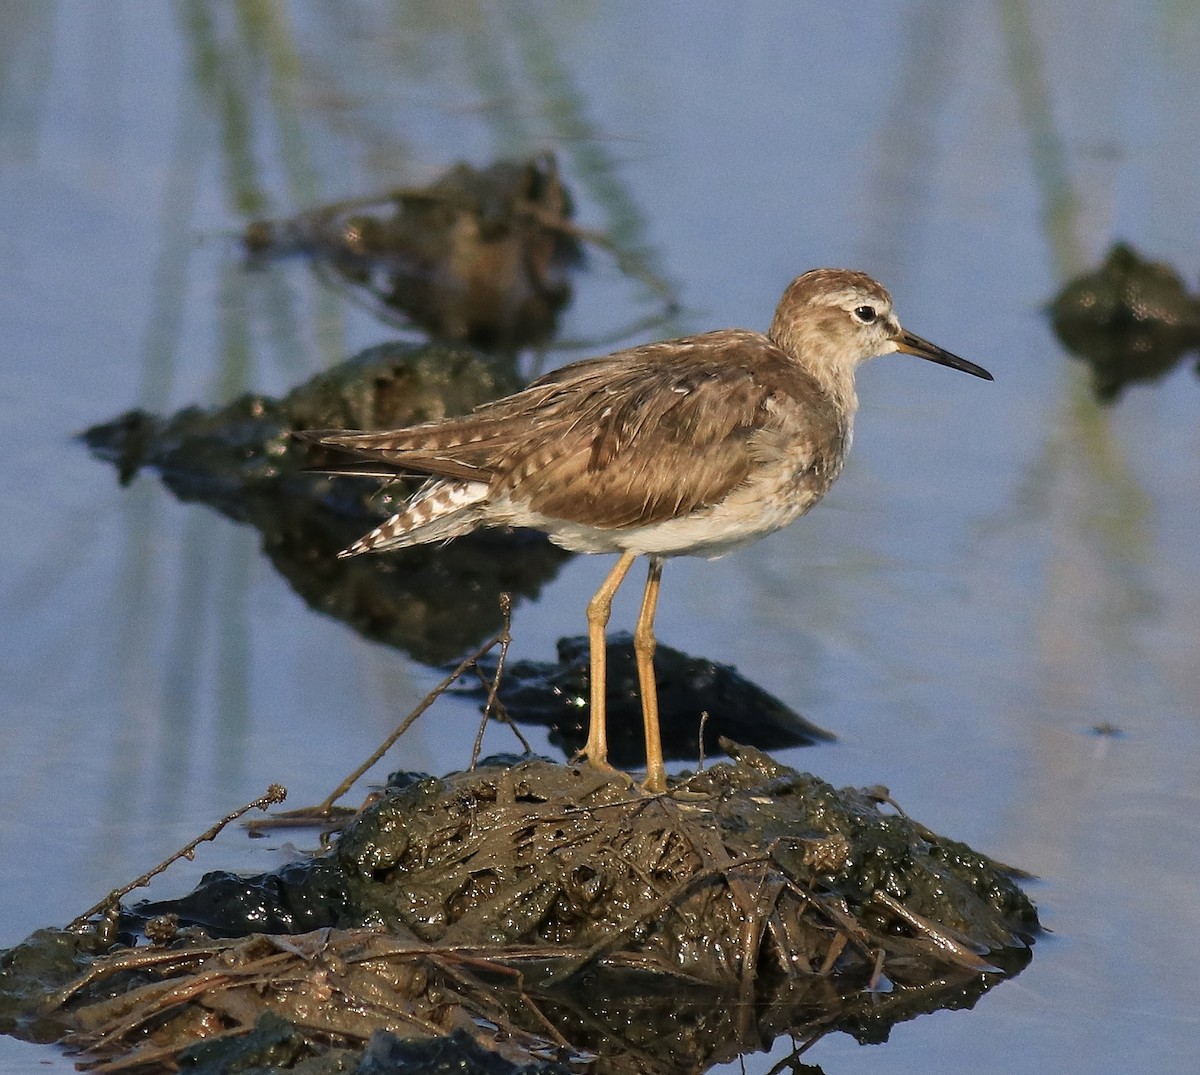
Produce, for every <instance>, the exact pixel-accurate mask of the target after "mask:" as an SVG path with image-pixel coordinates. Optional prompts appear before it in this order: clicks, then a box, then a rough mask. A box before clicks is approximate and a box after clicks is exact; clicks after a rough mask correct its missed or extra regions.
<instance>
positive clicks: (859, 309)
mask: <svg viewBox="0 0 1200 1075" xmlns="http://www.w3.org/2000/svg"><path fill="white" fill-rule="evenodd" d="M854 316H855V318H857V319H858V320H859V321H861V322H862V323H863V324H864V325H869V324H870V323H871V322H872V321H874V320H875V317H876V314H875V307H874V306H856V307H855V308H854Z"/></svg>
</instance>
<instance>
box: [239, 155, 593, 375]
mask: <svg viewBox="0 0 1200 1075" xmlns="http://www.w3.org/2000/svg"><path fill="white" fill-rule="evenodd" d="M570 217H571V199H570V196H569V194H568V193H567V191H566V188H565V187H564V186H563V184H562V182H561V181H560V179H559V174H558V165H557V162H556V161H555V159H554V157H553V156H552V155H550V154H543V155H542V156H540V157H537V158H535V159H533V160H530V161H525V162H520V163H518V162H509V161H502V162H500V163H497V164H493V165H491V166H490V167H487V168H483V169H476V168H472V167H471V166H470V165H468V164H458V165H455V166H454V167H453V168H451V169H450V170H449V171H448V172H446V173H445V174H444V175H443V176H442V177H441V178H439V179H438V180H436V181H435V182H433V183H431V184H429V185H428V186H426V187H421V188H414V189H404V190H393V191H388V192H386V193H384V194H380V195H377V196H375V197H371V198H356V199H354V200H353V201H348V202H339V203H335V204H333V205H327V206H322V207H321V208H319V209H311V210H309V211H308V212H305V213H302V214H300V215H299V216H297V217H293V218H291V219H289V220H283V221H265V220H260V221H256V222H254V223H252V224H251V225H250V226H249V227H248V228H247V229H246V233H245V237H244V241H245V245H246V249H247V251H248V252H249V253H250V255H251V258H252V262H253V261H260V260H264V259H266V258H273V257H280V256H283V255H287V254H292V253H303V254H305V255H307V256H308V257H309V258H311V259H312V260H313V264H314V266H315V267H317V268H318V269H322V270H325V271H326V274H327V276H331V278H332V279H333V280H335V281H340V282H342V283H343V284H344V285H345V286H346V287H348V288H350V289H351V291H352V292H355V293H359V292H361V293H363V294H365V295H366V296H368V297H369V298H370V299H372V300H374V303H373V308H374V309H375V310H376V311H377V312H378V313H380V314H383V315H385V316H386V315H387V314H388V313H392V314H394V313H399V314H402V315H404V316H405V317H406V318H408V319H410V320H411V322H412V323H414V324H416V325H418V326H420V327H421V328H422V329H424V330H425V331H427V332H428V333H429V334H430V335H431V336H432V337H433V338H434V339H439V340H449V341H454V342H466V343H471V344H474V345H475V346H477V347H483V348H485V349H489V350H498V351H511V350H514V349H516V348H519V347H522V346H527V345H531V344H532V345H540V344H544V343H546V342H547V341H548V340H549V339H550V338H551V337H552V336H553V334H554V332H555V328H556V325H557V320H558V314H559V311H560V310H561V309H562V308H563V306H564V305H565V304H566V303H567V302H568V300H569V299H570V296H571V286H570V283H569V280H568V277H567V270H568V268H569V267H570V266H572V265H575V264H577V263H578V262H579V261H580V259H581V257H582V249H581V247H580V245H579V242H578V239H577V236H578V234H579V233H578V229H576V228H574V227H573V226H572V225H571V223H570Z"/></svg>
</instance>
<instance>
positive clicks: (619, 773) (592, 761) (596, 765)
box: [571, 747, 634, 788]
mask: <svg viewBox="0 0 1200 1075" xmlns="http://www.w3.org/2000/svg"><path fill="white" fill-rule="evenodd" d="M581 761H586V762H587V763H588V765H589V766H591V768H593V769H597V770H599V771H600V772H602V773H604V774H605V775H606V776H610V777H612V778H613V779H614V780H619V781H620V782H621V783H622V784H624V785H625V786H626V787H630V788H631V787H633V785H634V779H633V777H632V776H630V775H629V773H627V772H625V770H624V769H618V768H617V767H616V766H615V765H613V764H612V763H611V762H610V761H609V760H608V759H607V758H593V757H591V756H589V754H588V752H587V748H586V747H584V748H583V749H582V750H579V751H576V753H575V755H574V756H573V757H572V758H571V764H572V765H576V764H578V763H579V762H581Z"/></svg>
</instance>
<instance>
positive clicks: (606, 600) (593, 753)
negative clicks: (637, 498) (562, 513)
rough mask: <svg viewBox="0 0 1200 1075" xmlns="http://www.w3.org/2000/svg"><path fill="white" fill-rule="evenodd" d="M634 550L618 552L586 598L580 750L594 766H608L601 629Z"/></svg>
mask: <svg viewBox="0 0 1200 1075" xmlns="http://www.w3.org/2000/svg"><path fill="white" fill-rule="evenodd" d="M636 559H637V554H636V553H632V552H623V553H621V558H620V559H619V560H618V561H617V562H616V564H615V565H614V566H613V569H612V570H611V571H610V572H609V573H608V576H607V577H606V578H605V580H604V581H603V582H602V583H601V584H600V589H598V590H597V591H596V594H595V596H594V597H593V598H592V599H591V600H590V601H589V602H588V606H587V621H588V646H589V649H590V651H591V667H592V670H591V694H592V712H591V722H590V723H589V724H588V737H587V745H586V746H584V748H583V750H582V751H581V752H580V753H581V754H584V755H586V756H587V760H588V761H589V762H590V763H591V764H592V765H594V766H595V767H596V768H597V769H612V766H611V765H609V764H608V725H607V723H606V721H605V713H604V695H605V688H606V685H607V668H606V658H607V656H608V654H607V652H606V650H605V638H604V630H605V628H606V627H607V626H608V618H609V616H611V615H612V603H613V597H614V595H615V594H616V592H617V590H618V589H619V588H620V586H621V583H622V582H624V581H625V576H626V575H627V574H628V573H629V568H630V567H631V566H632V565H633V561H634V560H636Z"/></svg>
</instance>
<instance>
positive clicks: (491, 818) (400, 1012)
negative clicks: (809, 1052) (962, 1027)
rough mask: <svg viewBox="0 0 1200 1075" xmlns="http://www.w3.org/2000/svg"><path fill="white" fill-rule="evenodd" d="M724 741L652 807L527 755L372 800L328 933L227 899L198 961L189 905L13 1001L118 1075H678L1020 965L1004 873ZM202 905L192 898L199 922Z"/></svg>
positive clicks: (213, 894)
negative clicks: (266, 929) (233, 1072)
mask: <svg viewBox="0 0 1200 1075" xmlns="http://www.w3.org/2000/svg"><path fill="white" fill-rule="evenodd" d="M725 746H726V748H727V749H728V751H729V752H730V754H731V757H732V760H731V761H730V762H729V763H722V764H717V765H714V766H713V767H712V768H710V769H708V770H706V771H703V772H699V773H695V774H691V775H685V776H683V777H680V778H678V779H676V780H674V781H673V782H672V786H671V789H670V791H669V793H667V794H665V795H659V796H650V795H646V794H644V793H642V792H641V791H640V790H639V789H637V788H636V787H632V786H630V784H629V783H628V782H627V781H626V780H625V779H623V778H622V777H621V776H620V775H619V774H612V773H602V772H599V771H597V770H594V769H592V768H591V767H590V766H586V765H584V766H563V765H557V764H554V763H551V762H547V761H542V760H537V759H533V760H524V761H521V762H519V763H518V764H515V765H511V766H505V765H498V764H487V765H484V766H481V767H480V768H478V769H475V770H472V771H468V772H462V773H456V774H452V775H450V776H447V777H445V778H440V779H439V778H433V777H419V776H417V777H410V778H405V779H398V780H395V781H393V782H392V783H391V784H390V785H389V788H388V789H386V790H385V791H384V792H383V793H382V794H381V795H380V796H379V797H378V799H377V800H376V801H375V802H373V803H371V804H370V805H368V806H367V807H366V808H365V809H364V810H363V811H362V812H361V813H360V814H359V815H358V817H357V818H356V819H355V820H354V821H353V822H352V823H351V824H350V825H349V826H348V827H347V828H346V829H345V830H344V832H343V833H342V835H341V837H340V839H339V840H338V842H337V844H336V846H335V847H334V848H333V849H332V851H330V852H329V853H327V854H326V855H323V856H318V857H317V858H316V859H314V860H313V861H314V863H318V864H319V870H320V872H321V873H322V875H323V878H324V879H323V880H322V881H321V884H320V886H318V887H322V888H324V889H325V890H326V891H328V892H329V893H330V899H331V911H330V914H329V916H328V919H327V921H326V922H325V928H321V929H316V930H312V929H311V927H312V925H313V924H314V923H315V922H316V921H318V919H317V918H315V917H313V916H312V915H308V916H305V917H304V918H303V919H302V920H297V922H296V925H297V926H298V927H299V926H304V927H307V928H309V929H310V932H306V933H301V934H299V935H293V936H289V935H274V936H266V935H264V934H262V933H261V932H255V928H256V924H257V925H258V926H261V924H262V922H263V918H262V913H261V912H262V909H261V907H256V908H255V910H254V912H253V913H252V914H249V915H247V919H246V921H245V922H244V923H243V925H244V929H242V930H239V929H238V928H237V923H236V921H234V918H235V917H236V914H237V913H238V911H239V908H240V907H241V905H240V904H238V903H237V895H236V894H235V896H234V899H233V901H232V904H231V906H230V907H229V908H226V910H227V911H228V914H227V915H226V917H225V919H224V921H223V922H222V925H221V927H220V928H221V929H222V930H224V931H225V932H227V933H235V934H236V933H238V932H244V933H245V934H246V935H245V936H242V937H240V938H239V937H235V938H231V939H225V940H218V939H214V938H213V937H212V936H211V935H209V934H208V933H206V932H205V931H204V930H202V929H200V928H199V927H198V925H197V923H196V922H195V920H194V917H190V915H191V916H194V915H195V901H193V903H192V905H191V906H190V907H189V904H188V902H187V900H182V901H177V903H176V904H175V906H174V907H172V906H171V905H170V904H165V903H160V904H157V905H155V906H154V907H153V910H154V912H155V913H157V914H158V915H159V917H158V918H156V919H153V920H151V921H150V922H149V923H144V924H145V932H146V933H147V934H149V935H152V936H153V937H155V938H156V940H155V942H154V943H153V944H150V945H146V944H138V945H133V946H129V945H114V946H113V947H112V948H111V949H110V950H109V951H108V953H107V954H105V955H101V956H99V957H91V958H89V959H88V960H87V961H86V962H81V970H82V974H81V976H80V977H78V978H77V979H76V980H75V981H74V982H72V983H70V984H69V985H66V986H65V987H64V986H62V984H61V983H62V981H63V980H64V978H63V976H62V974H61V973H59V974H58V975H57V976H56V978H55V982H54V983H53V985H52V986H50V988H52V989H55V990H57V991H56V992H54V993H53V994H52V996H51V997H50V998H49V999H48V1000H47V999H46V998H41V999H40V1001H39V1002H38V1004H37V1005H36V1006H37V1007H38V1010H40V1011H42V1012H47V1011H52V1012H53V1013H54V1025H62V1026H65V1027H66V1028H67V1029H68V1038H67V1040H68V1041H69V1043H70V1044H71V1045H72V1047H74V1048H76V1049H79V1050H82V1051H84V1052H85V1053H86V1054H87V1055H88V1056H89V1057H90V1058H91V1059H93V1060H95V1059H108V1060H112V1059H113V1058H118V1057H119V1058H120V1060H119V1063H120V1066H121V1068H122V1070H131V1071H142V1070H145V1071H149V1070H160V1069H161V1066H166V1065H167V1064H168V1063H175V1062H178V1061H179V1060H180V1059H181V1058H184V1057H191V1058H193V1059H194V1060H197V1061H198V1060H199V1059H200V1056H201V1052H203V1056H204V1063H205V1064H210V1063H211V1064H216V1065H217V1066H213V1067H211V1070H214V1071H216V1070H225V1068H222V1067H220V1066H219V1064H220V1063H226V1062H229V1063H232V1062H233V1061H234V1059H237V1058H241V1059H237V1062H238V1063H244V1062H245V1058H246V1056H247V1055H249V1053H248V1052H247V1050H250V1051H251V1052H253V1050H259V1051H258V1052H253V1055H255V1056H268V1057H270V1061H269V1062H270V1063H271V1064H273V1065H274V1067H275V1069H285V1068H290V1067H294V1066H296V1065H298V1064H301V1063H303V1064H304V1065H305V1067H304V1070H305V1071H313V1070H331V1071H332V1070H361V1071H366V1070H375V1069H373V1068H370V1067H367V1066H356V1065H358V1064H360V1063H361V1064H362V1065H366V1064H367V1061H368V1059H369V1056H370V1055H371V1054H372V1051H374V1054H375V1055H376V1061H377V1060H379V1059H380V1058H381V1057H382V1056H383V1055H384V1054H386V1055H387V1056H388V1057H391V1058H392V1059H395V1060H396V1063H397V1064H398V1065H399V1066H396V1067H381V1068H379V1070H400V1071H403V1070H414V1071H416V1070H425V1069H423V1068H422V1067H421V1066H420V1065H421V1063H424V1061H423V1060H412V1061H411V1063H413V1064H414V1065H415V1066H413V1067H411V1068H409V1067H405V1066H403V1063H407V1062H408V1061H404V1062H402V1061H401V1060H399V1059H397V1058H400V1057H403V1056H407V1055H409V1053H411V1052H412V1049H411V1047H410V1046H409V1045H405V1044H403V1043H404V1042H410V1043H417V1044H419V1043H421V1042H425V1043H428V1044H432V1043H438V1044H437V1045H436V1049H438V1050H441V1051H442V1052H445V1051H446V1050H450V1052H451V1053H453V1054H454V1055H455V1056H457V1057H459V1059H458V1060H456V1061H455V1062H456V1063H464V1064H466V1063H470V1064H474V1065H475V1066H474V1067H472V1068H471V1069H472V1070H497V1071H499V1070H510V1069H507V1068H504V1067H493V1068H488V1066H487V1064H486V1063H485V1064H484V1065H483V1066H482V1067H480V1066H479V1065H478V1058H476V1059H475V1060H473V1061H468V1059H464V1056H465V1055H466V1054H465V1053H464V1054H463V1055H462V1056H460V1055H459V1054H460V1051H461V1050H462V1049H465V1050H466V1053H470V1052H471V1051H472V1050H474V1051H476V1052H479V1051H480V1050H481V1049H482V1051H483V1055H484V1056H485V1057H491V1058H493V1059H494V1060H495V1061H496V1062H497V1063H499V1062H500V1061H503V1062H504V1063H508V1062H510V1061H511V1062H514V1063H517V1064H520V1065H526V1064H532V1065H534V1067H533V1068H532V1069H531V1070H547V1071H548V1070H562V1065H563V1064H568V1063H569V1064H571V1066H572V1067H573V1068H574V1069H576V1070H580V1069H581V1065H582V1067H583V1068H584V1069H586V1070H593V1071H614V1072H615V1071H626V1070H643V1071H661V1072H674V1071H685V1070H686V1071H695V1070H700V1069H702V1068H703V1067H704V1066H706V1065H707V1064H710V1063H716V1062H718V1061H722V1060H728V1059H732V1058H733V1057H736V1056H737V1055H739V1053H742V1052H747V1051H754V1050H757V1049H761V1048H763V1047H765V1046H767V1045H769V1043H770V1042H771V1040H772V1039H773V1038H774V1037H775V1036H777V1035H779V1034H783V1033H790V1034H792V1035H794V1036H796V1037H798V1038H803V1039H809V1040H810V1041H811V1040H813V1039H815V1038H816V1037H818V1036H820V1035H821V1034H823V1033H826V1032H828V1031H830V1030H833V1029H841V1030H845V1031H847V1032H849V1033H852V1034H855V1035H856V1036H858V1037H859V1038H860V1039H862V1040H882V1039H884V1038H886V1036H887V1033H888V1029H889V1028H890V1026H891V1025H893V1024H894V1023H895V1022H897V1021H899V1020H902V1019H907V1018H911V1017H912V1016H914V1015H915V1014H918V1013H919V1012H922V1011H928V1010H932V1009H935V1008H937V1007H940V1006H946V1005H951V1006H955V1007H962V1006H970V1005H971V1004H973V1003H974V1001H975V1000H976V999H977V998H978V997H979V996H980V995H982V993H983V992H984V991H986V990H987V989H988V988H989V987H990V986H991V985H993V984H995V983H996V982H997V981H999V980H1000V979H1001V978H1002V977H1003V976H1004V975H1005V974H1006V973H1009V974H1011V973H1015V972H1016V971H1017V970H1019V969H1020V967H1021V966H1023V965H1024V963H1025V962H1026V961H1027V960H1028V958H1029V950H1028V944H1029V942H1030V941H1031V939H1032V937H1033V936H1034V935H1035V933H1036V932H1037V930H1038V921H1037V914H1036V911H1035V909H1034V907H1033V905H1032V904H1031V903H1030V902H1029V900H1028V899H1027V898H1026V897H1025V896H1024V894H1023V893H1022V892H1021V891H1020V889H1019V888H1018V887H1017V886H1016V884H1015V883H1014V882H1013V881H1012V880H1011V879H1010V878H1009V876H1008V872H1007V871H1006V869H1005V868H1004V867H1001V866H999V865H998V864H997V863H994V862H992V861H991V860H989V859H987V858H986V857H985V856H983V855H980V854H978V853H976V852H974V851H971V850H970V849H969V848H966V847H965V846H963V845H961V844H958V843H955V842H953V841H949V840H945V839H944V838H942V837H939V836H937V835H936V834H934V833H932V832H930V831H929V830H928V829H926V828H924V827H923V826H921V825H919V824H917V823H916V822H913V821H912V820H910V819H908V818H907V817H905V816H904V815H902V814H900V813H898V812H897V811H896V810H895V809H894V808H892V807H890V806H886V805H884V804H885V802H886V799H885V793H879V794H874V793H868V792H862V791H855V790H841V791H839V790H837V789H834V788H833V787H831V786H830V785H828V784H826V783H824V782H823V781H821V780H819V779H817V778H816V777H813V776H809V775H806V774H802V773H798V772H795V771H794V770H791V769H788V768H786V767H783V766H780V765H777V764H776V763H775V762H774V761H772V760H771V759H770V758H769V757H767V756H766V755H764V754H762V753H760V752H758V751H756V750H752V749H749V748H741V747H737V746H735V745H733V744H730V743H726V744H725ZM338 876H340V881H339V882H335V881H334V878H335V877H338ZM306 883H307V884H308V885H309V890H308V891H309V895H310V896H311V894H312V892H313V891H314V888H313V880H312V877H311V876H309V877H307V879H306ZM279 884H283V881H280V882H279ZM259 887H260V888H261V889H263V890H265V889H266V888H268V887H272V886H259ZM274 887H278V885H275V886H274ZM220 898H221V897H220V886H217V887H215V888H211V889H210V891H209V892H208V894H207V896H206V898H205V899H204V900H202V901H200V902H201V904H203V905H204V906H205V912H206V915H207V916H208V918H207V920H208V921H209V922H211V921H213V920H214V915H215V914H216V911H215V910H214V908H213V906H211V904H213V903H214V902H219V900H220ZM280 898H281V899H284V900H286V899H287V896H286V894H281V895H280ZM143 906H144V908H145V905H143ZM243 909H244V908H243ZM143 921H144V919H143ZM272 921H275V922H276V923H279V922H280V921H282V919H281V918H279V917H278V916H277V917H275V918H274V919H272ZM123 923H124V928H125V930H126V931H128V929H129V919H123ZM125 937H126V940H127V941H129V940H131V939H132V938H131V936H130V935H129V934H128V932H126V934H125ZM28 962H29V961H28V959H26V960H24V964H25V965H28ZM85 967H86V969H84V968H85ZM5 984H6V983H5V980H4V972H3V971H0V993H2V992H3V988H4V986H5ZM456 1035H457V1039H458V1040H457V1045H454V1044H453V1043H452V1042H451V1039H452V1038H454V1037H455V1036H456ZM211 1039H215V1040H211ZM201 1042H203V1044H200V1043H201ZM368 1043H370V1045H369V1046H368ZM364 1048H365V1049H366V1053H365V1054H364V1053H363V1050H364ZM222 1050H226V1051H227V1052H226V1053H222ZM228 1050H234V1051H235V1052H236V1057H235V1056H234V1053H233V1052H228ZM214 1051H215V1052H214ZM412 1055H413V1056H417V1053H412ZM420 1055H421V1056H424V1055H425V1054H424V1053H420ZM439 1055H441V1054H440V1053H439ZM214 1057H216V1059H214ZM443 1059H445V1057H443ZM376 1061H372V1062H376ZM260 1062H261V1061H260ZM389 1062H390V1061H389ZM334 1063H336V1064H337V1065H343V1066H325V1065H327V1064H334ZM189 1064H191V1061H189ZM313 1064H320V1065H321V1066H320V1067H313V1066H311V1065H313ZM156 1065H158V1066H156ZM539 1065H540V1066H539ZM191 1066H193V1067H194V1066H196V1065H195V1064H191ZM204 1070H209V1069H208V1068H205V1069H204Z"/></svg>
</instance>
